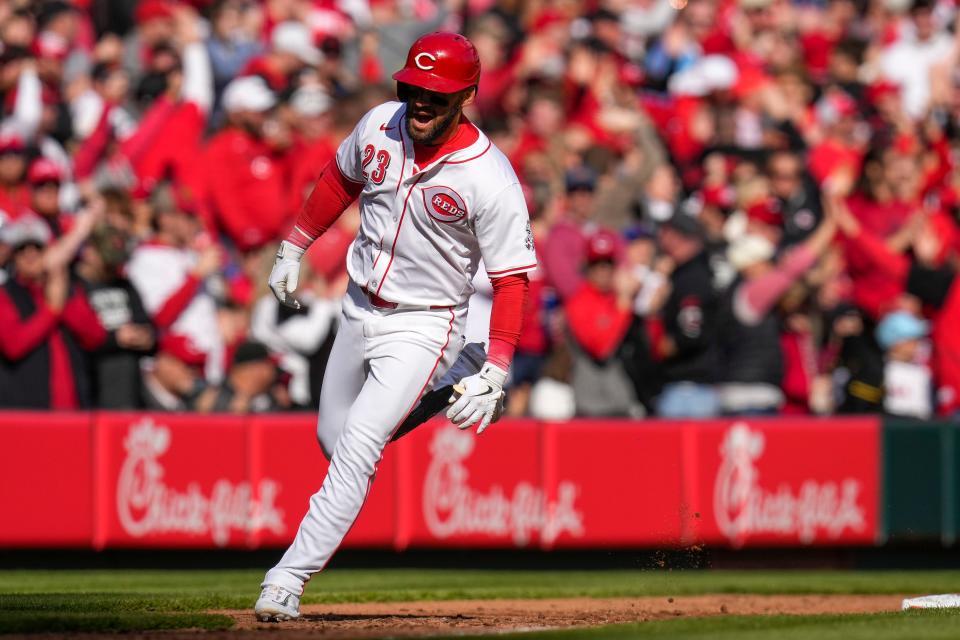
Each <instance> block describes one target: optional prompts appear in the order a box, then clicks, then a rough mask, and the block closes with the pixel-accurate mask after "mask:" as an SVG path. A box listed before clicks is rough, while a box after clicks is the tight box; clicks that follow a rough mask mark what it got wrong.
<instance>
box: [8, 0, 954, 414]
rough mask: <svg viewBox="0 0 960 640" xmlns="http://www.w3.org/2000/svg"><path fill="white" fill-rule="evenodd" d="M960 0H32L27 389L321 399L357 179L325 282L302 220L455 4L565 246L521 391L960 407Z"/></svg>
mask: <svg viewBox="0 0 960 640" xmlns="http://www.w3.org/2000/svg"><path fill="white" fill-rule="evenodd" d="M957 14H958V12H957V9H956V7H955V6H954V3H953V2H952V1H949V0H941V1H938V2H932V1H930V0H916V1H915V2H912V3H911V2H909V1H908V0H870V1H852V0H831V1H829V2H821V1H807V0H803V1H797V2H788V1H786V0H736V1H729V0H719V1H718V0H696V1H693V2H689V3H688V2H684V1H683V0H593V1H591V0H581V1H576V0H555V1H550V0H544V1H530V2H511V1H508V0H500V1H496V0H470V1H463V0H447V1H446V2H432V1H429V0H372V1H369V2H368V1H366V0H339V1H337V0H314V1H307V0H269V1H266V2H250V1H240V0H223V1H213V2H209V1H204V0H192V1H190V2H186V1H183V2H178V1H174V0H142V1H141V2H123V1H109V0H102V1H98V0H75V1H74V2H72V3H71V2H64V1H60V0H55V1H38V2H17V1H15V0H14V1H5V2H2V3H0V45H2V51H0V92H2V95H3V102H2V113H3V119H2V122H0V220H2V222H3V226H2V230H0V265H2V266H3V272H2V275H0V278H2V279H3V280H4V285H3V288H2V289H0V323H2V324H3V327H4V330H3V331H2V333H0V406H3V407H17V408H36V409H54V410H69V409H80V408H105V409H141V408H146V409H152V410H191V411H200V412H229V413H248V412H262V411H284V410H290V409H311V408H313V407H315V406H316V404H317V394H318V392H319V389H320V386H321V384H322V377H323V367H324V365H325V358H326V354H327V352H328V350H329V346H330V344H331V341H332V338H333V336H334V334H335V332H336V318H337V305H338V302H337V301H338V298H339V296H340V295H341V294H342V292H343V290H344V286H345V279H346V276H345V273H344V264H343V263H344V255H345V252H346V248H347V245H348V244H349V242H350V240H351V239H352V237H353V235H354V233H355V230H356V227H357V224H358V214H357V211H356V209H355V208H354V209H352V210H350V211H349V212H348V213H347V214H346V215H344V217H343V218H342V219H341V220H340V222H339V223H338V224H337V226H336V227H335V228H334V229H332V230H331V231H330V232H329V233H327V234H326V235H325V236H324V237H323V238H321V239H320V241H319V242H317V243H316V245H315V246H314V248H313V249H312V250H311V252H310V254H309V260H308V261H307V272H308V273H307V275H306V277H305V278H304V280H303V284H302V286H301V292H302V295H303V297H304V298H305V299H306V301H307V302H308V303H309V304H308V305H307V308H306V310H305V311H303V312H302V313H296V314H294V313H290V312H287V311H286V310H283V309H280V308H278V306H277V304H276V302H274V300H273V298H272V296H270V295H268V292H267V291H266V290H265V282H266V274H267V273H268V271H269V267H270V263H271V262H272V256H273V253H274V250H275V247H276V243H277V242H278V239H280V238H282V237H285V236H286V234H287V233H288V231H289V229H290V228H291V226H292V221H293V219H294V218H295V216H296V214H297V212H298V209H299V207H300V205H301V203H302V202H303V200H304V198H305V196H306V195H307V194H309V192H310V189H311V188H312V185H313V181H314V180H315V179H316V177H317V175H318V172H319V171H320V169H321V168H322V167H323V165H324V164H325V163H326V162H327V161H328V160H329V159H330V157H331V156H332V154H333V153H334V151H335V149H336V146H337V145H338V144H339V141H340V140H341V139H342V138H343V136H344V135H345V134H346V133H348V132H349V131H350V129H351V128H352V127H353V125H354V124H355V122H356V121H357V119H358V118H359V117H360V116H361V115H362V114H363V113H364V112H365V110H366V109H368V108H370V107H371V106H373V105H375V104H378V103H380V102H382V101H384V100H388V99H392V98H393V96H394V86H393V83H392V81H391V80H390V75H391V74H392V73H393V72H394V71H395V70H396V68H398V67H399V66H400V65H401V64H402V61H403V59H404V57H405V53H406V50H407V48H408V47H409V45H410V44H411V43H412V42H413V40H414V39H415V38H417V37H418V36H420V35H422V34H424V33H427V32H429V31H432V30H437V29H447V30H456V31H461V32H463V33H465V34H466V35H468V36H469V37H470V38H471V39H472V40H473V42H474V43H475V44H476V46H477V48H478V50H479V52H480V56H481V60H482V65H483V73H482V76H481V82H480V88H479V96H478V101H477V104H476V106H475V108H474V109H473V110H472V111H471V112H470V114H469V116H470V117H471V118H472V119H473V120H474V121H475V122H476V123H477V124H478V125H479V126H481V127H482V128H483V129H484V130H485V131H486V132H488V134H490V136H491V137H492V139H493V140H494V142H495V143H496V144H497V145H498V146H499V147H500V148H501V149H502V150H503V152H504V153H505V154H506V155H507V156H508V158H509V159H510V161H511V162H512V163H513V165H514V168H515V169H516V171H517V174H518V175H519V176H520V179H521V181H522V183H523V186H524V189H525V191H526V193H527V201H528V206H529V209H530V214H531V217H532V219H533V221H534V223H533V224H534V234H535V237H536V244H537V248H538V253H539V256H540V269H539V270H538V271H537V272H535V274H534V275H533V278H532V279H533V284H532V287H531V296H530V300H529V302H528V305H527V309H526V316H525V323H524V330H523V335H522V338H521V345H520V349H519V352H518V357H517V360H516V363H515V366H514V369H513V372H512V380H511V383H510V391H511V393H510V396H509V407H508V412H509V414H510V415H511V416H516V417H519V416H532V417H536V418H550V419H566V418H570V417H574V416H604V417H610V416H629V417H641V416H654V415H655V416H662V417H691V416H692V417H710V416H718V415H743V414H750V415H755V414H778V413H788V414H811V413H812V414H818V415H829V414H837V413H865V412H869V413H886V414H892V415H897V416H909V417H916V418H929V417H931V416H934V415H941V416H947V417H950V416H956V415H957V412H958V411H960V341H958V340H957V338H956V337H954V336H951V335H949V334H950V333H952V329H951V325H952V324H953V323H952V322H951V318H957V319H960V306H958V305H960V302H958V301H956V299H957V298H958V295H960V294H956V293H955V292H954V289H955V288H956V287H954V276H955V268H956V266H957V257H958V249H960V234H958V227H957V211H958V209H957V206H958V202H960V192H958V191H957V189H958V186H960V184H958V180H957V176H958V174H957V170H956V162H955V154H956V143H957V137H958V135H960V127H958V126H957V125H958V116H960V102H958V97H960V93H958V92H957V90H956V82H955V80H956V73H955V70H956V66H957V65H956V63H957V57H958V55H960V33H957V29H956V28H955V24H954V22H955V20H956V19H957ZM485 280H486V279H485V277H483V276H482V274H481V276H480V277H479V278H478V288H479V292H478V294H477V298H478V299H477V301H476V303H475V304H474V306H475V307H476V308H477V309H478V310H477V311H476V313H475V314H474V316H475V322H476V323H477V324H478V325H484V324H485V322H486V319H485V317H484V311H488V310H485V309H484V298H485V297H486V296H488V295H489V286H488V285H487V284H486V282H485Z"/></svg>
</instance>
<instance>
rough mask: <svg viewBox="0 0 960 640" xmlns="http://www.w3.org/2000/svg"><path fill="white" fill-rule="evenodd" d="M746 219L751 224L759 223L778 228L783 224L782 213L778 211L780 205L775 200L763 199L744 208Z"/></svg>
mask: <svg viewBox="0 0 960 640" xmlns="http://www.w3.org/2000/svg"><path fill="white" fill-rule="evenodd" d="M744 213H746V214H747V219H748V220H752V221H753V222H760V223H763V224H767V225H770V226H772V227H779V226H781V225H782V224H783V212H782V211H781V210H780V203H779V202H778V201H777V200H776V198H763V199H762V200H758V201H757V202H754V203H752V204H750V205H747V206H746V207H745V208H744Z"/></svg>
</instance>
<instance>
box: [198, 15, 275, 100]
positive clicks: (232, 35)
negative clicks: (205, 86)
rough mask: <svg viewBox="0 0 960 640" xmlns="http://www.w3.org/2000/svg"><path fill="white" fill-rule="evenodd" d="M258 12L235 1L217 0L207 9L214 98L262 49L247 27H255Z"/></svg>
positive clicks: (253, 32)
mask: <svg viewBox="0 0 960 640" xmlns="http://www.w3.org/2000/svg"><path fill="white" fill-rule="evenodd" d="M258 13H259V8H258V7H256V6H255V5H252V4H248V3H244V2H238V1H237V0H217V1H216V2H214V3H213V5H212V6H211V7H210V34H209V35H208V36H207V40H206V46H207V55H209V56H210V66H211V68H212V70H213V85H214V92H215V94H216V95H217V96H220V95H222V93H223V90H224V89H225V88H226V86H227V85H228V84H229V83H230V81H231V80H233V79H234V78H235V77H236V76H237V75H239V73H240V70H241V69H243V68H244V67H245V66H246V65H247V63H248V62H249V61H250V60H251V59H252V58H254V57H255V56H257V55H259V54H260V53H261V52H262V49H263V46H262V44H261V43H260V42H258V41H257V35H258V32H257V31H254V30H253V29H251V26H254V27H259V24H257V23H258V22H259V21H260V20H261V19H262V16H259V15H258ZM251 22H252V23H253V24H251ZM218 111H219V110H218Z"/></svg>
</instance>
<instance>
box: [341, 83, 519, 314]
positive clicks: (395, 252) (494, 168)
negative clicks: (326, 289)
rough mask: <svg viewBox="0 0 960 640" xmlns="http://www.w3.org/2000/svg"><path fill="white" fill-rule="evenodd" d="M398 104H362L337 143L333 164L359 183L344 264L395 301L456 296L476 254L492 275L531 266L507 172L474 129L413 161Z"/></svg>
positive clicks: (448, 300) (442, 300)
mask: <svg viewBox="0 0 960 640" xmlns="http://www.w3.org/2000/svg"><path fill="white" fill-rule="evenodd" d="M405 111H406V105H404V104H403V103H400V102H387V103H385V104H382V105H380V106H378V107H374V108H373V109H371V110H370V111H369V112H368V113H367V114H366V115H365V116H364V117H363V118H362V119H361V120H360V122H359V124H357V126H356V128H355V129H354V130H353V132H352V133H351V134H350V136H348V137H347V139H346V140H344V141H343V143H342V144H341V145H340V148H339V149H338V150H337V158H336V160H337V165H338V166H339V168H340V171H341V173H343V175H344V176H345V177H346V178H347V179H348V180H351V181H354V182H358V183H362V184H363V185H364V187H363V191H362V193H361V196H360V230H359V232H358V233H357V237H356V239H355V240H354V241H353V244H352V245H351V247H350V252H349V254H348V257H347V271H348V273H349V274H350V277H351V278H352V279H353V280H354V282H356V283H357V284H359V285H360V286H361V287H364V288H365V289H367V290H368V291H370V292H371V293H374V294H376V295H378V296H380V297H381V298H383V299H385V300H388V301H390V302H395V303H398V304H410V305H428V306H429V305H444V306H454V305H458V304H461V303H462V302H464V301H466V299H467V298H468V297H469V296H470V294H471V293H472V292H473V286H472V284H471V280H472V279H473V274H474V272H475V271H476V268H477V262H478V261H479V259H480V258H481V257H482V258H483V261H484V263H485V265H486V269H487V273H488V274H489V275H490V276H491V277H494V278H496V277H502V276H505V275H510V274H516V273H523V272H526V271H530V270H532V269H534V268H535V267H536V264H537V260H536V253H535V251H534V246H533V234H532V233H531V231H530V218H529V215H528V214H527V206H526V202H525V200H524V197H523V191H522V190H521V187H520V183H519V181H518V179H517V176H516V173H514V171H513V168H512V167H511V166H510V163H509V161H508V160H507V159H506V157H504V155H503V153H501V152H500V150H499V149H497V148H496V147H495V146H494V145H493V143H492V142H491V141H490V139H489V138H487V136H486V135H484V134H483V132H479V138H478V139H477V141H476V142H475V143H473V144H472V145H470V146H469V147H467V148H465V149H461V150H459V151H454V152H453V153H449V154H446V155H444V156H441V157H439V158H437V159H436V160H434V161H433V162H432V163H431V164H429V165H427V166H424V167H418V166H416V164H415V160H414V150H413V142H412V141H411V140H410V138H409V137H408V135H407V131H406V127H405V126H404V122H403V116H404V112H405Z"/></svg>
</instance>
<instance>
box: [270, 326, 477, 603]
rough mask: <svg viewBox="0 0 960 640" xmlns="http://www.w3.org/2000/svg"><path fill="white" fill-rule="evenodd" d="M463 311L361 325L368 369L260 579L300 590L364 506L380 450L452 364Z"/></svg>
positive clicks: (318, 568) (379, 456)
mask: <svg viewBox="0 0 960 640" xmlns="http://www.w3.org/2000/svg"><path fill="white" fill-rule="evenodd" d="M462 315H463V314H462V313H458V314H454V312H453V311H440V312H422V313H421V312H404V313H394V314H389V315H386V316H381V317H378V318H375V319H373V320H370V321H368V322H366V323H365V324H364V338H365V340H366V342H365V349H366V356H367V363H368V371H369V373H368V375H367V378H366V381H365V382H364V385H363V389H362V390H361V391H360V395H359V396H358V397H357V400H356V401H355V402H354V404H353V406H352V407H351V408H350V411H349V412H348V414H347V419H346V422H345V425H344V428H343V431H342V432H341V434H340V437H339V439H338V440H337V443H336V446H335V447H334V450H333V456H332V458H331V461H330V468H329V470H328V471H327V477H326V478H325V479H324V481H323V485H322V486H321V488H320V491H318V492H317V493H316V494H314V495H313V496H312V497H311V498H310V510H309V511H308V513H307V515H306V516H305V517H304V519H303V522H302V523H301V524H300V529H299V530H298V531H297V536H296V538H295V539H294V541H293V544H292V545H291V546H290V548H289V549H288V550H287V552H286V553H285V554H284V556H283V558H282V559H281V560H280V562H279V563H278V564H277V566H276V567H274V568H273V569H271V570H270V571H269V572H268V573H267V575H266V577H265V578H264V585H267V584H273V585H279V586H280V587H283V588H284V589H286V590H288V591H290V592H291V593H293V594H295V595H297V596H299V595H300V594H301V593H302V591H303V584H304V583H305V582H306V581H307V580H308V579H309V578H310V576H311V575H313V574H314V573H316V572H318V571H320V570H321V569H323V567H324V566H325V565H326V563H327V562H328V561H329V559H330V557H331V556H332V555H333V553H334V551H336V549H337V547H339V546H340V543H341V541H342V540H343V538H344V536H345V535H346V534H347V532H348V531H349V529H350V527H351V526H352V525H353V522H354V520H355V519H356V517H357V515H358V514H359V512H360V508H361V507H362V506H363V502H364V500H365V499H366V496H367V492H368V490H369V488H370V484H371V482H372V480H373V476H374V473H375V472H376V468H377V464H378V463H379V462H380V458H381V455H382V453H383V449H384V447H385V446H386V444H387V442H388V441H389V440H390V437H391V436H392V435H393V433H394V431H395V430H396V429H397V427H398V426H399V425H400V424H401V422H402V421H403V420H404V418H405V417H406V416H407V415H408V414H409V413H410V411H411V410H412V409H413V407H414V406H415V405H416V403H417V401H418V400H419V398H420V395H421V394H422V392H423V390H424V389H425V388H427V387H428V385H429V384H430V382H431V381H433V380H434V379H435V378H437V377H438V375H439V372H443V371H444V370H446V369H447V368H449V366H450V365H451V364H452V361H453V359H454V357H455V356H456V349H455V348H454V349H451V348H450V347H451V345H455V344H457V341H458V340H459V336H458V333H459V324H460V319H461V318H462Z"/></svg>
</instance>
